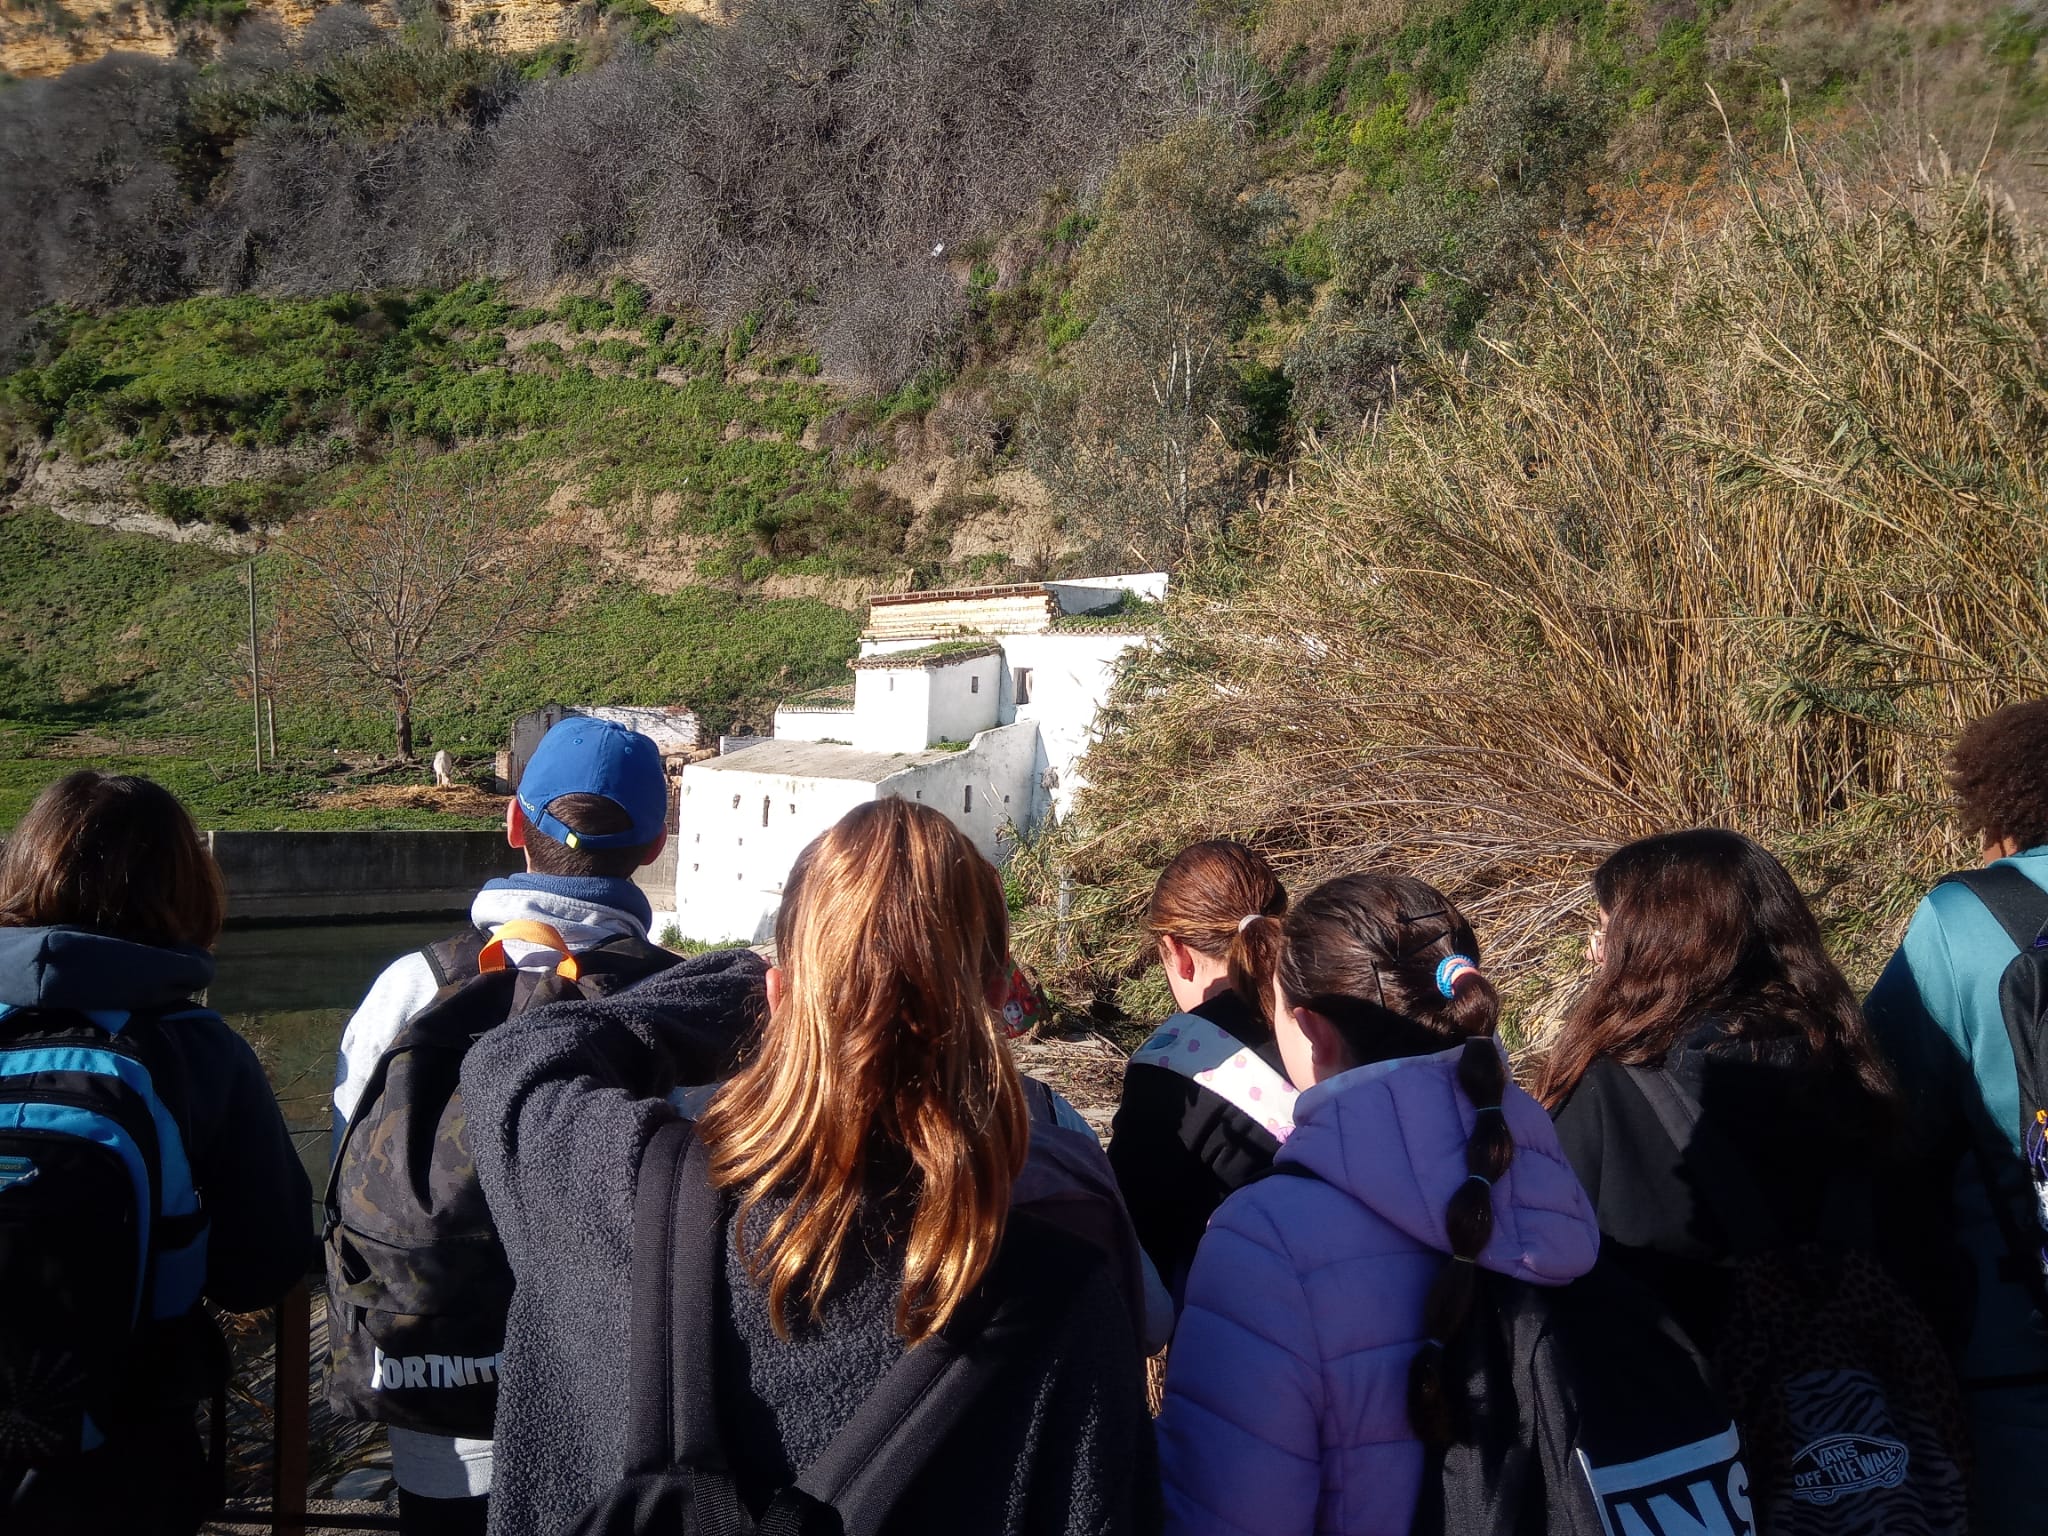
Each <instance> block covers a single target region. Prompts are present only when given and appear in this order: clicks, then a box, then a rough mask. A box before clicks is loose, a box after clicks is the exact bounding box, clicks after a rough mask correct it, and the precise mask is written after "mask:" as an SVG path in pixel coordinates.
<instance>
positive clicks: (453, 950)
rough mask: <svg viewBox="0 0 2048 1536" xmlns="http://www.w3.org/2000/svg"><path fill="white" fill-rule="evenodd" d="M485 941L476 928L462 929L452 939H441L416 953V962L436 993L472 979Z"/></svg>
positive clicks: (480, 931)
mask: <svg viewBox="0 0 2048 1536" xmlns="http://www.w3.org/2000/svg"><path fill="white" fill-rule="evenodd" d="M488 937H489V936H488V935H487V934H485V933H484V932H483V930H482V929H480V928H465V929H464V930H463V931H462V932H461V933H458V934H456V935H455V936H454V937H453V938H448V939H442V940H441V941H440V942H439V943H436V944H429V945H426V946H425V947H424V948H422V949H421V950H420V952H419V953H420V958H421V959H423V960H425V961H426V962H427V968H428V969H429V970H431V971H432V972H433V973H434V990H435V991H436V992H438V991H440V990H441V988H443V987H448V986H453V985H455V984H456V983H457V982H462V981H468V980H469V979H470V978H471V977H472V976H474V975H476V973H477V957H478V956H479V955H481V954H482V953H483V948H484V943H485V940H486V939H487V938H488Z"/></svg>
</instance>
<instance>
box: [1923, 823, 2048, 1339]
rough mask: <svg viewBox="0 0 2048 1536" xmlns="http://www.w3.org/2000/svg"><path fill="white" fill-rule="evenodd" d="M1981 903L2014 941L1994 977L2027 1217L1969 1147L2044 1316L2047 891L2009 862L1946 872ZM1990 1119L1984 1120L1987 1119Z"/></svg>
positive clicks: (2019, 1273) (1981, 1152) (2047, 1277)
mask: <svg viewBox="0 0 2048 1536" xmlns="http://www.w3.org/2000/svg"><path fill="white" fill-rule="evenodd" d="M1942 884H1944V885H1950V884H1954V885H1960V886H1962V887H1963V888H1964V889H1966V890H1968V891H1969V892H1971V893H1972V894H1973V895H1974V896H1976V898H1977V899H1978V900H1979V901H1981V902H1983V903H1984V906H1985V909H1986V910H1987V911H1989V912H1990V914H1991V915H1992V916H1993V917H1994V918H1996V919H1997V920H1998V925H1999V927H2001V928H2003V929H2004V930H2005V932H2006V936H2007V937H2008V938H2010V939H2011V940H2012V941H2013V943H2015V944H2017V945H2018V946H2019V953H2018V954H2016V955H2014V956H2013V957H2012V959H2011V960H2010V961H2009V962H2008V963H2007V965H2006V967H2005V973H2004V974H2003V975H2002V976H2001V977H1999V981H1998V1007H1999V1012H2000V1013H2001V1014H2003V1015H2004V1017H2005V1032H2006V1035H2007V1037H2008V1038H2009V1039H2010V1040H2011V1042H2012V1061H2013V1067H2014V1069H2015V1070H2016V1071H2017V1073H2018V1076H2019V1085H2020V1123H2019V1125H2018V1127H2017V1129H2018V1131H2019V1140H2020V1152H2021V1156H2022V1157H2024V1158H2025V1160H2026V1166H2027V1173H2028V1177H2029V1179H2030V1180H2031V1182H2032V1184H2033V1200H2032V1205H2033V1212H2032V1219H2031V1220H2029V1221H2027V1222H2025V1223H2022V1222H2021V1221H2020V1220H2019V1218H2018V1217H2017V1215H2016V1214H2015V1213H2014V1210H2013V1200H2012V1196H2011V1194H2010V1193H2009V1191H2008V1188H2007V1186H2008V1182H2009V1181H2008V1180H2006V1179H2001V1178H2000V1177H1999V1176H1998V1160H1997V1159H1998V1157H2000V1156H2002V1155H2003V1140H2004V1138H2003V1137H2001V1138H2000V1139H1999V1141H2000V1151H1999V1153H1998V1154H1994V1153H1993V1152H1992V1151H1991V1149H1988V1148H1986V1147H1985V1145H1984V1143H1983V1140H1982V1139H1981V1137H1979V1136H1977V1135H1975V1134H1973V1135H1972V1136H1971V1137H1970V1147H1971V1151H1972V1153H1973V1154H1974V1156H1975V1158H1976V1162H1977V1170H1978V1174H1979V1176H1980V1177H1981V1178H1982V1179H1983V1181H1984V1186H1985V1191H1984V1192H1985V1194H1986V1196H1987V1197H1988V1198H1989V1199H1990V1201H1991V1209H1992V1211H1993V1213H1994V1214H1995V1215H1996V1216H1997V1218H1998V1224H1999V1230H2000V1232H2001V1233H2002V1234H2003V1236H2004V1238H2005V1243H2006V1246H2007V1247H2008V1248H2009V1249H2010V1250H2011V1257H2012V1263H2013V1266H2014V1270H2015V1273H2014V1276H2013V1278H2015V1279H2017V1280H2018V1281H2019V1282H2020V1283H2021V1284H2023V1285H2025V1286H2026V1287H2027V1293H2028V1295H2029V1296H2030V1297H2032V1299H2033V1302H2034V1306H2035V1309H2036V1310H2037V1311H2039V1312H2041V1313H2042V1315H2043V1316H2048V891H2043V890H2042V889H2041V887H2040V886H2038V885H2036V884H2034V882H2033V881H2031V880H2029V879H2028V878H2027V877H2026V876H2025V875H2023V874H2021V873H2020V871H2018V870H2017V869H2014V868H2013V867H2012V866H2011V865H2010V864H1991V865H1987V866H1986V867H1985V868H1983V869H1970V870H1964V871H1963V872H1961V873H1960V874H1954V875H1950V876H1948V877H1947V878H1946V879H1944V880H1943V881H1942ZM1986 1123H1987V1124H1988V1123H1989V1122H1988V1121H1987V1122H1986Z"/></svg>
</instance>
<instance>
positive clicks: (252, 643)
mask: <svg viewBox="0 0 2048 1536" xmlns="http://www.w3.org/2000/svg"><path fill="white" fill-rule="evenodd" d="M249 707H250V709H251V710H253V711H254V716H253V718H254V720H255V725H256V771H257V772H258V773H261V772H262V771H263V657H262V653H261V652H259V651H258V650H257V649H256V562H255V561H254V560H251V561H250V562H249ZM273 755H275V754H273Z"/></svg>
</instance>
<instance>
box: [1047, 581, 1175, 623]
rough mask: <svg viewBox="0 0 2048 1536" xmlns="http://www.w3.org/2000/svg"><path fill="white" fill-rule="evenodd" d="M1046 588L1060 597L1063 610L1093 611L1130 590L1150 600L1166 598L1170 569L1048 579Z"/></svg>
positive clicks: (1156, 600) (1069, 611)
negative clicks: (1131, 574)
mask: <svg viewBox="0 0 2048 1536" xmlns="http://www.w3.org/2000/svg"><path fill="white" fill-rule="evenodd" d="M1045 585H1046V589H1047V590H1048V591H1050V592H1051V593H1052V595H1053V596H1054V597H1055V598H1057V599H1058V600H1059V605H1060V612H1061V613H1092V612H1093V611H1094V610H1095V609H1097V608H1107V607H1109V606H1111V605H1112V604H1113V603H1115V602H1116V601H1117V600H1118V599H1119V598H1121V597H1122V596H1123V595H1124V594H1125V593H1126V592H1129V593H1132V594H1134V595H1136V596H1138V597H1141V598H1143V599H1144V600H1145V601H1146V602H1148V603H1159V602H1164V601H1165V600H1166V572H1164V571H1145V572H1142V573H1141V574H1138V575H1135V576H1084V577H1081V578H1080V579H1079V580H1076V581H1048V582H1047V583H1046V584H1045Z"/></svg>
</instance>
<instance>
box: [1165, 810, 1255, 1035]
mask: <svg viewBox="0 0 2048 1536" xmlns="http://www.w3.org/2000/svg"><path fill="white" fill-rule="evenodd" d="M1286 911H1287V887H1286V886H1284V885H1282V884H1281V883H1280V877H1279V876H1277V875H1275V874H1274V873H1273V866H1272V865H1270V864H1268V863H1267V862H1266V860H1265V858H1264V857H1263V856H1262V855H1260V854H1258V853H1256V852H1254V851H1253V850H1252V849H1250V848H1247V847H1245V845H1244V844H1242V843H1233V842H1231V841H1230V840H1229V839H1227V838H1213V839H1211V840H1210V841H1208V842H1205V843H1193V844H1190V845H1189V846H1188V847H1186V848H1183V849H1181V851H1180V852H1179V853H1178V854H1176V855H1174V859H1173V862H1172V863H1171V864H1168V865H1167V866H1166V868H1165V870H1164V871H1163V872H1162V873H1161V874H1160V876H1159V883H1158V884H1157V885H1155V886H1153V887H1152V901H1151V903H1150V905H1149V906H1147V908H1146V910H1145V927H1146V929H1147V930H1148V931H1149V932H1150V933H1151V934H1152V937H1153V938H1154V939H1155V940H1156V939H1165V938H1171V939H1177V940H1179V941H1180V942H1181V943H1183V944H1185V945H1187V947H1188V948H1189V949H1192V950H1194V951H1195V952H1196V953H1197V954H1203V955H1207V956H1208V957H1209V958H1210V959H1212V960H1221V961H1223V962H1224V964H1225V965H1227V966H1229V968H1230V990H1231V991H1233V992H1235V993H1236V994H1237V996H1238V999H1239V1001H1241V1002H1243V1003H1244V1004H1245V1005H1246V1006H1247V1007H1249V1008H1251V1009H1252V1010H1253V1011H1254V1012H1256V1013H1257V1014H1258V1016H1259V1017H1260V1018H1262V1019H1265V1020H1266V1022H1267V1023H1268V1024H1270V1023H1272V1019H1271V1017H1270V1013H1269V1010H1270V1006H1271V1005H1270V1002H1269V999H1268V994H1269V992H1270V990H1271V983H1272V979H1273V967H1274V964H1275V963H1276V962H1277V961H1278V959H1279V956H1280V924H1279V922H1278V921H1277V919H1278V918H1279V917H1281V916H1282V915H1283V914H1284V913H1285V912H1286ZM1247 918H1250V919H1251V921H1250V922H1247V921H1246V919H1247Z"/></svg>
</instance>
